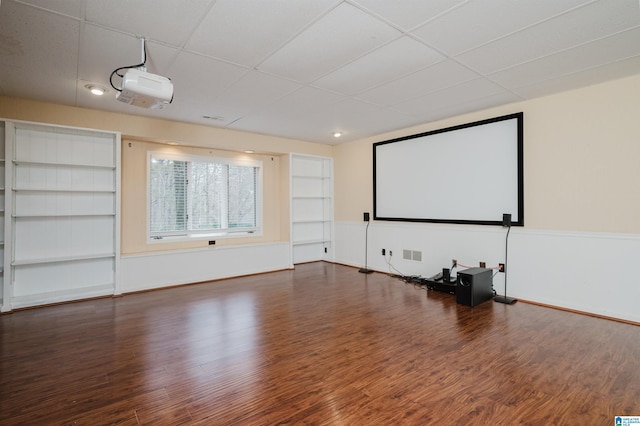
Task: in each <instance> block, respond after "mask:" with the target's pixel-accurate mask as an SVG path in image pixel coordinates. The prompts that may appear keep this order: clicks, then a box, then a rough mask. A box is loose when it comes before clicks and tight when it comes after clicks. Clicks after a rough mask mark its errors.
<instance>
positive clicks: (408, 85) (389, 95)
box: [358, 60, 479, 106]
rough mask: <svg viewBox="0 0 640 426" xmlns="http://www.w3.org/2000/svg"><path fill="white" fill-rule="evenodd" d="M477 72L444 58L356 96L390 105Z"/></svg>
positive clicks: (471, 78)
mask: <svg viewBox="0 0 640 426" xmlns="http://www.w3.org/2000/svg"><path fill="white" fill-rule="evenodd" d="M478 76H479V75H478V74H476V73H474V72H473V71H471V70H469V69H468V68H466V67H464V66H462V65H460V64H458V63H457V62H455V61H453V60H446V61H443V62H440V63H438V64H435V65H433V66H431V67H429V68H426V69H423V70H420V71H418V72H415V73H413V74H411V75H408V76H406V77H403V78H400V79H398V80H395V81H392V82H391V83H387V84H384V85H382V86H379V87H376V88H375V89H371V90H369V91H367V92H364V93H361V94H360V95H358V98H360V99H363V100H365V101H368V102H373V103H375V104H379V105H383V106H391V105H395V104H398V103H401V102H404V101H408V100H410V99H414V98H417V97H419V96H422V95H425V94H427V93H430V92H434V91H437V90H441V89H443V88H446V87H450V86H454V85H457V84H460V83H463V82H465V81H469V80H473V79H476V78H478Z"/></svg>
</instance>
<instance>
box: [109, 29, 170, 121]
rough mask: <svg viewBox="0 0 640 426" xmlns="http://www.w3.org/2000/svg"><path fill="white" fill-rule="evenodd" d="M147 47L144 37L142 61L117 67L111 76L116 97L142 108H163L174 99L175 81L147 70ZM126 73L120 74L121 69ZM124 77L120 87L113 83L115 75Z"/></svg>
mask: <svg viewBox="0 0 640 426" xmlns="http://www.w3.org/2000/svg"><path fill="white" fill-rule="evenodd" d="M146 63H147V49H146V48H145V39H144V38H143V39H142V63H141V64H138V65H129V66H126V67H120V68H117V69H115V70H114V71H113V72H112V73H111V77H109V82H110V83H111V87H113V88H114V89H115V90H116V91H117V92H118V94H117V95H116V99H117V100H119V101H120V102H123V103H125V104H129V105H134V106H137V107H141V108H153V109H162V108H164V107H166V106H167V105H169V104H170V103H171V101H173V83H171V80H169V79H168V78H167V77H162V76H160V75H156V74H151V73H150V72H147V67H146ZM123 70H125V71H124V74H120V71H123ZM114 75H117V76H118V77H120V78H122V84H121V85H120V87H119V88H118V87H116V86H115V85H114V84H113V76H114Z"/></svg>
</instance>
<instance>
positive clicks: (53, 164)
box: [2, 122, 120, 310]
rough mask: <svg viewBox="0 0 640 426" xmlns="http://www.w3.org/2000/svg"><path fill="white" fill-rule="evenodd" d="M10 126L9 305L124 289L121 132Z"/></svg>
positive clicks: (5, 302)
mask: <svg viewBox="0 0 640 426" xmlns="http://www.w3.org/2000/svg"><path fill="white" fill-rule="evenodd" d="M5 127H6V128H5V132H4V133H3V134H4V135H5V145H6V147H5V148H6V149H4V150H3V151H2V152H4V153H6V154H7V155H6V156H5V158H6V159H7V161H6V162H5V163H4V165H5V167H6V168H7V169H8V172H7V174H6V175H7V179H9V182H10V183H11V185H10V194H7V195H8V196H7V197H6V199H5V200H4V201H5V202H4V203H3V205H4V206H5V210H4V211H5V212H6V213H5V216H8V217H6V219H5V221H4V224H5V230H7V231H8V232H6V235H7V237H9V235H10V244H8V245H7V256H5V270H6V269H7V268H9V269H10V271H11V281H10V282H7V281H8V279H7V278H8V275H7V274H5V278H6V279H5V283H4V284H5V290H4V291H3V295H4V297H5V298H4V299H3V309H4V310H8V309H7V305H10V307H9V308H16V307H24V306H32V305H39V304H44V303H55V302H60V301H66V300H74V299H82V298H88V297H96V296H102V295H108V294H117V293H119V288H118V284H117V282H118V280H117V276H118V264H119V244H120V243H119V186H120V181H119V158H120V155H119V154H120V137H119V135H118V134H115V133H111V132H100V131H93V130H86V129H75V128H68V127H58V126H48V125H40V124H33V123H22V122H19V123H14V122H5ZM3 176H4V175H3ZM9 195H10V196H9ZM9 213H10V214H9ZM6 239H7V238H5V240H6ZM9 246H10V247H9ZM9 255H10V256H9ZM7 257H8V259H7ZM7 285H9V287H7Z"/></svg>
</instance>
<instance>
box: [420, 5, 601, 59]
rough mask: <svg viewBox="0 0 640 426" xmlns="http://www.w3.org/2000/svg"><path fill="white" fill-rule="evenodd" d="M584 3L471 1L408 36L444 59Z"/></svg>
mask: <svg viewBox="0 0 640 426" xmlns="http://www.w3.org/2000/svg"><path fill="white" fill-rule="evenodd" d="M584 3H588V1H585V0H553V1H531V0H482V1H471V2H467V3H465V4H464V5H463V6H462V7H458V8H455V9H453V10H451V11H450V12H448V13H446V14H444V15H443V16H440V17H438V19H435V20H433V21H431V22H429V23H427V24H425V25H424V26H422V27H420V28H418V29H416V30H414V31H413V32H412V33H413V34H414V35H416V36H418V37H420V38H421V39H423V40H425V41H426V42H428V43H430V44H431V45H432V46H435V47H436V48H438V49H440V50H442V51H443V52H444V53H446V54H447V55H450V56H455V55H457V54H459V53H461V52H464V51H467V50H469V49H472V48H475V47H478V46H481V45H482V44H484V43H487V42H489V41H491V40H495V39H497V38H500V37H504V36H506V35H509V34H511V33H513V32H516V31H518V30H521V29H522V28H525V27H527V26H529V25H532V24H534V23H536V22H540V21H542V20H544V19H547V18H550V17H552V16H555V15H557V14H559V13H562V12H564V11H567V10H569V9H571V8H574V7H577V6H579V5H581V4H584ZM604 3H607V2H604ZM531 41H533V40H531Z"/></svg>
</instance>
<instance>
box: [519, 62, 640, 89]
mask: <svg viewBox="0 0 640 426" xmlns="http://www.w3.org/2000/svg"><path fill="white" fill-rule="evenodd" d="M634 70H640V56H634V57H632V58H629V59H623V60H620V61H616V62H612V63H608V64H605V65H601V66H597V67H595V68H589V69H586V70H583V71H580V72H577V73H573V74H568V75H563V76H560V77H555V78H551V79H548V80H544V81H540V82H536V83H533V84H528V85H526V86H521V87H518V88H516V89H513V92H515V93H518V94H519V95H520V96H522V97H524V98H526V99H533V98H537V97H540V96H547V95H551V94H554V93H558V92H563V91H566V90H571V89H578V88H580V87H584V86H589V85H592V84H596V83H599V82H602V81H605V80H611V79H618V78H624V77H629V76H631V75H633V74H636V73H635V72H634Z"/></svg>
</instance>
